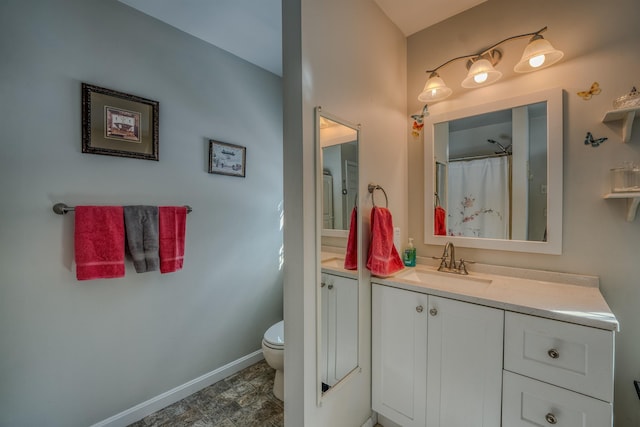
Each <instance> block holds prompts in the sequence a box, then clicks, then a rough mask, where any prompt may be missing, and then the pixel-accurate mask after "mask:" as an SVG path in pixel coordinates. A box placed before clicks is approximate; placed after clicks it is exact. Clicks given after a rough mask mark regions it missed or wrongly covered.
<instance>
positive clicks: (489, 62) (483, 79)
mask: <svg viewBox="0 0 640 427" xmlns="http://www.w3.org/2000/svg"><path fill="white" fill-rule="evenodd" d="M546 30H547V27H544V28H541V29H540V30H538V31H536V32H534V33H526V34H519V35H517V36H512V37H508V38H506V39H504V40H502V41H499V42H498V43H496V44H494V45H493V46H491V47H489V48H488V49H486V50H484V51H482V52H480V53H473V54H470V55H463V56H458V57H456V58H452V59H450V60H448V61H446V62H445V63H443V64H441V65H439V66H438V67H436V68H434V69H433V70H427V73H429V79H428V80H427V83H426V84H425V85H424V89H423V90H422V93H420V95H418V100H419V101H420V102H431V103H433V102H438V101H442V100H443V99H445V98H447V97H448V96H450V95H451V94H452V93H453V90H452V89H451V88H450V87H448V86H447V85H446V83H445V82H444V80H443V79H442V78H441V77H440V75H439V74H438V70H440V69H441V68H442V67H444V66H445V65H448V64H450V63H451V62H455V61H458V60H460V59H466V60H467V69H468V70H469V72H468V74H467V77H466V78H465V79H464V80H463V81H462V87H465V88H475V87H481V86H487V85H490V84H492V83H495V82H497V81H498V80H500V78H501V77H502V73H501V72H500V71H498V70H496V69H495V68H494V67H495V66H496V65H497V64H498V63H499V62H500V59H502V51H500V50H498V49H497V48H498V46H500V45H501V44H503V43H505V42H507V41H509V40H514V39H519V38H523V37H531V40H530V41H529V44H528V45H527V47H526V48H525V50H524V52H523V54H522V58H521V59H520V61H519V62H518V63H517V64H516V66H515V67H514V69H513V70H514V71H515V72H518V73H527V72H530V71H536V70H541V69H543V68H546V67H548V66H550V65H553V64H555V63H556V62H558V61H559V60H560V59H562V57H563V56H564V53H563V52H562V51H559V50H557V49H554V47H553V46H552V45H551V43H549V41H547V40H545V39H544V38H543V37H542V35H541V33H543V32H544V31H546Z"/></svg>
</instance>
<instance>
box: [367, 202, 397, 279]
mask: <svg viewBox="0 0 640 427" xmlns="http://www.w3.org/2000/svg"><path fill="white" fill-rule="evenodd" d="M367 268H368V269H369V270H371V273H372V274H375V275H376V276H390V275H392V274H393V273H396V272H398V271H400V270H402V269H403V268H404V264H403V263H402V260H401V259H400V255H398V251H397V250H396V247H395V246H394V245H393V219H392V218H391V212H389V209H387V208H380V207H377V206H374V207H373V209H372V210H371V244H370V245H369V259H368V260H367Z"/></svg>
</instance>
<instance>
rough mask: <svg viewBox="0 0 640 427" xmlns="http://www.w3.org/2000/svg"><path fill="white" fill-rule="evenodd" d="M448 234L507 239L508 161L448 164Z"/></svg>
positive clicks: (473, 161) (494, 159) (486, 159)
mask: <svg viewBox="0 0 640 427" xmlns="http://www.w3.org/2000/svg"><path fill="white" fill-rule="evenodd" d="M448 188H449V193H448V207H449V212H448V218H447V219H448V221H447V234H448V235H450V236H466V237H485V238H494V239H508V238H509V222H510V221H509V211H510V209H509V198H510V194H509V157H508V156H502V157H490V158H485V159H476V160H468V161H459V162H450V163H449V182H448Z"/></svg>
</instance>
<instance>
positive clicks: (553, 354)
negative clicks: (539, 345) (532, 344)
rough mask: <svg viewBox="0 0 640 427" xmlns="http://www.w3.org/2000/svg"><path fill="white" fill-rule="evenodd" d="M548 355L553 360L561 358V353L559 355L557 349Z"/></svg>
mask: <svg viewBox="0 0 640 427" xmlns="http://www.w3.org/2000/svg"><path fill="white" fill-rule="evenodd" d="M547 354H548V355H549V357H550V358H552V359H557V358H558V357H560V353H558V350H556V349H555V348H552V349H551V350H549V351H547Z"/></svg>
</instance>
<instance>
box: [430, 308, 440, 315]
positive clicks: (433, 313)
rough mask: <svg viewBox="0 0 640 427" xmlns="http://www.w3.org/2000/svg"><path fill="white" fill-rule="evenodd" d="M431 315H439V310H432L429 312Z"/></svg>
mask: <svg viewBox="0 0 640 427" xmlns="http://www.w3.org/2000/svg"><path fill="white" fill-rule="evenodd" d="M429 314H430V315H432V316H437V315H438V309H437V308H432V309H431V310H429Z"/></svg>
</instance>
